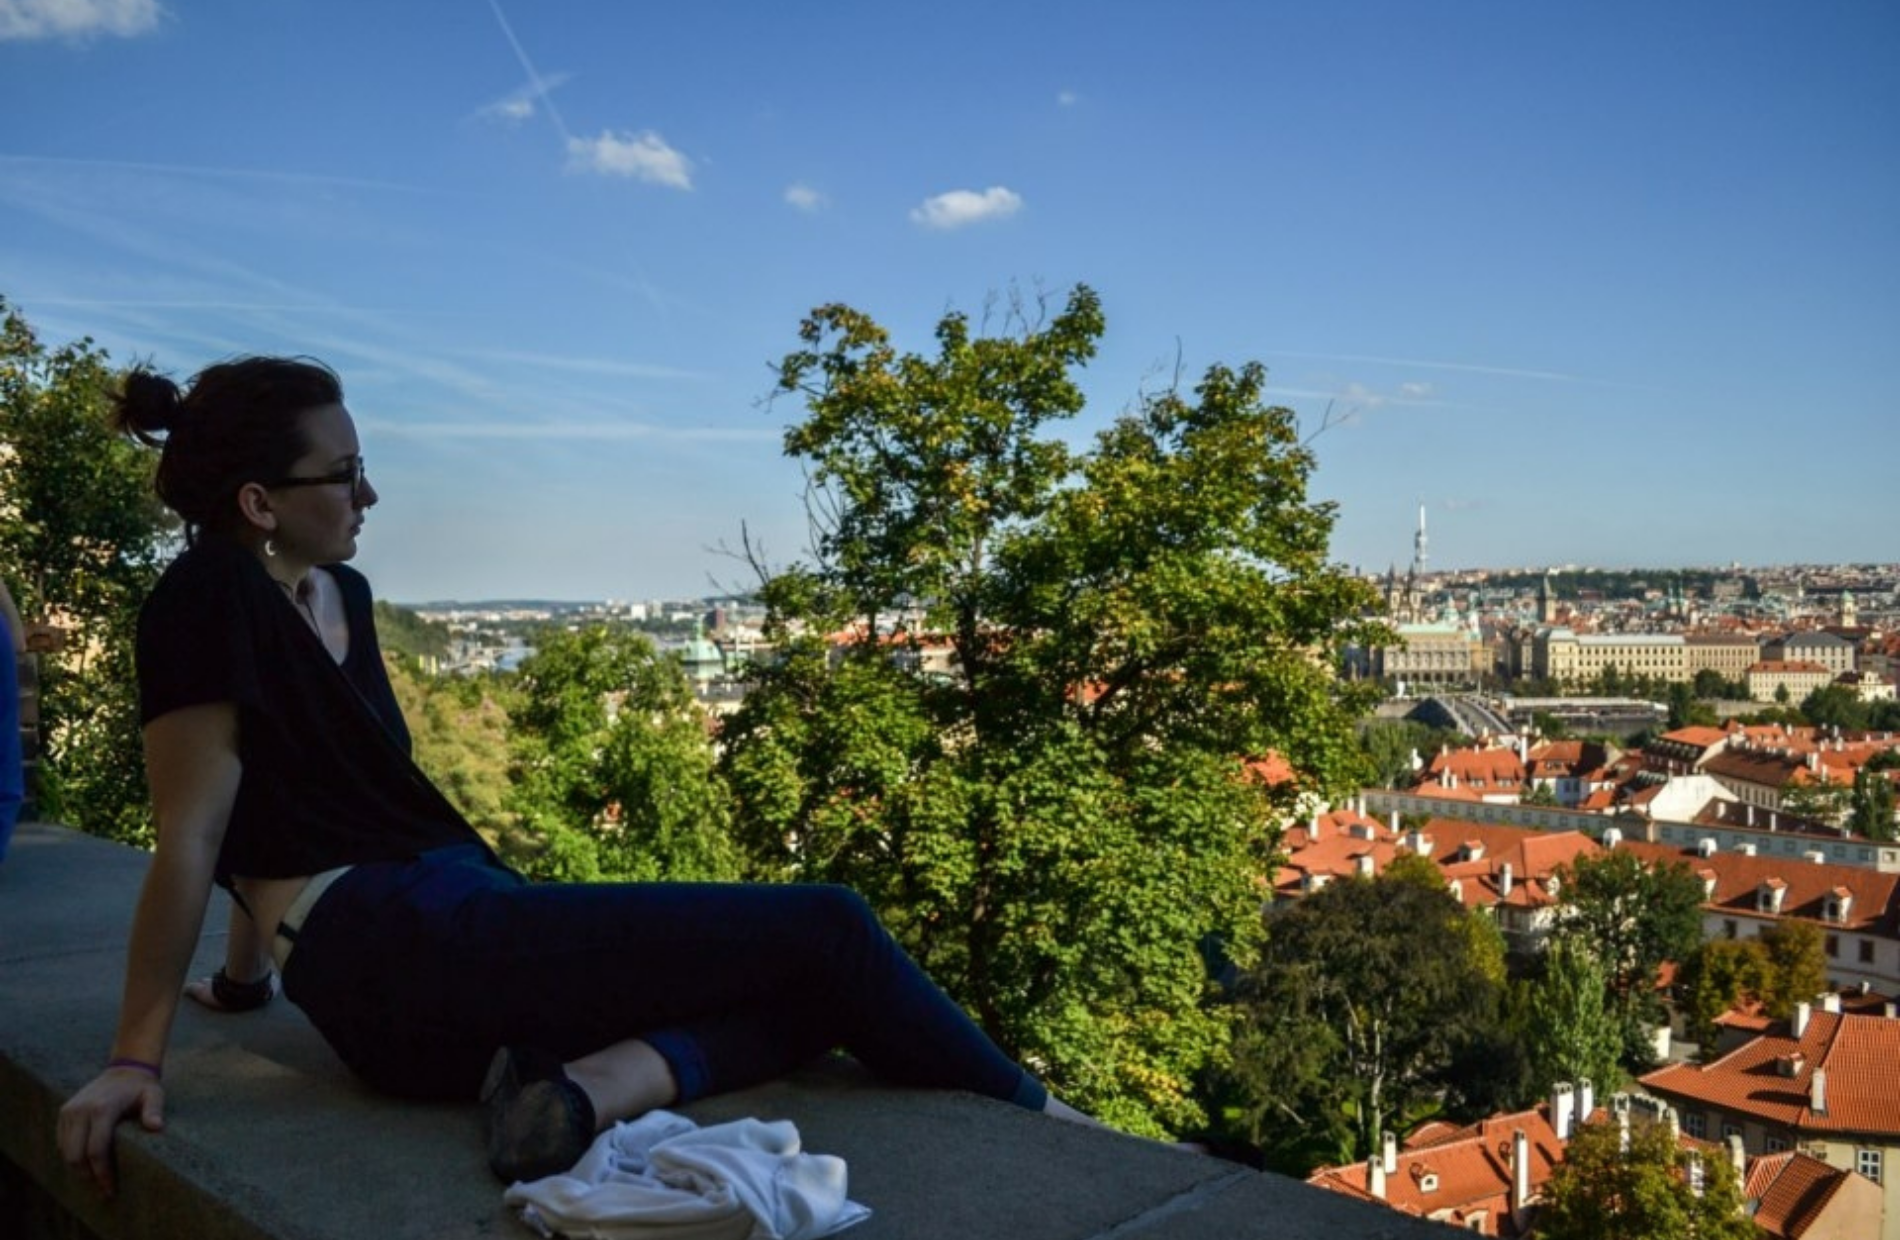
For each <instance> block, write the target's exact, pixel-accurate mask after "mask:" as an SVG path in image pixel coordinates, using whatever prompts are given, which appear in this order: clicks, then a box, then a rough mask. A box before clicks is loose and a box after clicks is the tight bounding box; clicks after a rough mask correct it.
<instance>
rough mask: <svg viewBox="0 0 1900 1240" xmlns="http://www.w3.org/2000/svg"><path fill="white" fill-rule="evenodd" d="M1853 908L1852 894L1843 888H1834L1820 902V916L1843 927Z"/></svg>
mask: <svg viewBox="0 0 1900 1240" xmlns="http://www.w3.org/2000/svg"><path fill="white" fill-rule="evenodd" d="M1853 908H1854V893H1853V892H1851V891H1849V890H1848V889H1847V888H1845V887H1836V888H1835V889H1834V890H1832V891H1830V892H1828V893H1827V899H1826V900H1824V901H1822V906H1821V916H1822V917H1823V918H1824V919H1826V920H1828V921H1831V922H1834V923H1835V924H1836V925H1845V924H1846V922H1847V919H1848V917H1849V916H1850V915H1851V914H1852V912H1853Z"/></svg>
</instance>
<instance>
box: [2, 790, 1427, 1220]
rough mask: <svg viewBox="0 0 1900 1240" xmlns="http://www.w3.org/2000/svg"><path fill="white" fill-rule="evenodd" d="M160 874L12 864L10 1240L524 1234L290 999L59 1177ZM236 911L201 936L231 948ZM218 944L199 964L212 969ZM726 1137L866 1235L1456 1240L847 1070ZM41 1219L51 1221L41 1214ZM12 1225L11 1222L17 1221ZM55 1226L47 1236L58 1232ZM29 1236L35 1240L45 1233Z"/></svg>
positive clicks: (30, 834)
mask: <svg viewBox="0 0 1900 1240" xmlns="http://www.w3.org/2000/svg"><path fill="white" fill-rule="evenodd" d="M148 862H149V858H148V856H147V855H146V854H145V853H142V852H139V851H137V850H136V849H130V848H125V847H122V846H119V845H116V844H111V843H107V842H105V841H102V840H97V839H93V838H91V837H89V836H85V835H81V834H78V833H76V832H73V831H68V830H65V829H62V828H58V827H50V826H43V825H22V827H21V828H20V831H19V833H18V834H17V835H16V837H15V839H14V841H13V848H12V852H11V854H10V855H9V857H8V859H7V861H6V862H5V863H4V864H0V1116H4V1117H5V1121H4V1122H3V1123H0V1159H4V1160H5V1161H6V1162H7V1163H9V1164H11V1168H10V1169H8V1177H9V1178H10V1179H12V1180H13V1181H14V1182H15V1184H16V1185H17V1184H18V1183H20V1182H22V1181H30V1182H31V1183H32V1184H34V1185H36V1186H37V1188H36V1189H35V1190H34V1192H33V1196H34V1198H35V1202H34V1203H31V1205H30V1206H29V1205H27V1204H22V1200H21V1198H22V1194H21V1193H20V1192H7V1191H5V1190H4V1188H0V1234H7V1235H12V1234H14V1232H15V1231H16V1230H18V1229H22V1228H24V1227H26V1226H29V1225H30V1226H33V1227H34V1229H35V1231H36V1232H39V1233H41V1234H50V1235H55V1236H60V1237H66V1236H78V1235H81V1234H86V1233H89V1234H90V1235H92V1236H96V1237H98V1238H99V1240H175V1238H177V1237H191V1238H193V1240H357V1238H359V1237H362V1236H366V1235H374V1236H377V1237H380V1238H382V1240H447V1238H457V1240H460V1238H464V1237H469V1238H472V1237H487V1236H494V1237H504V1238H510V1240H526V1238H527V1237H529V1236H530V1232H529V1231H528V1230H527V1229H526V1228H525V1227H523V1226H522V1225H521V1224H520V1223H519V1222H518V1221H517V1220H516V1219H514V1218H513V1217H512V1215H511V1214H510V1213H509V1212H508V1211H507V1210H505V1209H504V1208H503V1206H502V1203H501V1190H500V1186H499V1185H497V1184H496V1183H495V1181H494V1180H493V1179H492V1178H491V1177H490V1176H489V1174H488V1170H487V1168H486V1166H485V1165H484V1163H483V1158H482V1151H481V1138H480V1127H479V1118H478V1113H477V1110H476V1108H475V1107H474V1106H472V1105H469V1106H447V1105H421V1104H416V1103H408V1102H396V1101H392V1100H390V1099H387V1098H384V1097H381V1096H379V1095H376V1094H373V1093H371V1092H370V1091H369V1090H368V1089H367V1088H365V1087H364V1086H362V1085H361V1084H359V1083H358V1082H357V1081H356V1080H355V1079H354V1078H352V1077H351V1076H350V1075H349V1074H348V1072H346V1071H345V1070H344V1068H343V1067H342V1065H341V1064H340V1063H338V1061H337V1060H336V1059H335V1057H334V1056H333V1055H332V1054H331V1053H330V1051H329V1048H328V1047H327V1046H325V1045H324V1043H323V1041H322V1039H321V1038H320V1037H319V1036H318V1035H317V1033H316V1032H315V1031H314V1030H313V1029H311V1028H310V1026H309V1025H308V1024H307V1023H306V1022H305V1021H304V1019H303V1017H302V1015H301V1014H300V1013H298V1012H297V1010H296V1009H295V1008H293V1007H291V1006H290V1005H288V1004H285V1003H281V1002H280V1003H275V1004H272V1005H271V1006H270V1007H269V1008H268V1009H265V1010H264V1011H263V1012H260V1013H255V1014H250V1015H245V1016H219V1015H217V1014H215V1013H212V1012H207V1011H204V1010H202V1009H200V1008H197V1007H195V1006H194V1005H191V1004H186V1005H184V1006H183V1007H182V1008H181V1009H180V1012H179V1017H178V1022H177V1028H176V1029H175V1031H174V1034H173V1039H172V1051H171V1055H170V1059H169V1061H168V1064H167V1071H166V1092H167V1111H166V1120H167V1131H166V1132H164V1133H162V1134H157V1135H153V1134H147V1133H145V1132H143V1131H141V1130H139V1129H138V1128H137V1126H136V1125H123V1126H121V1128H120V1130H119V1133H120V1136H119V1150H120V1154H119V1163H120V1190H119V1193H118V1195H117V1196H116V1197H115V1198H113V1199H112V1200H110V1201H107V1200H103V1199H101V1198H100V1197H99V1196H98V1195H97V1194H96V1193H94V1192H93V1191H92V1190H91V1189H90V1188H89V1187H88V1186H87V1185H86V1184H84V1183H82V1182H81V1181H79V1180H78V1178H77V1177H74V1176H73V1175H71V1174H70V1173H69V1172H68V1171H67V1170H66V1168H65V1167H64V1166H63V1165H62V1164H61V1163H60V1162H59V1159H58V1156H57V1154H56V1152H55V1151H54V1148H53V1124H54V1117H55V1115H56V1113H57V1111H58V1108H59V1104H60V1102H61V1101H62V1100H63V1099H64V1098H65V1097H66V1096H67V1095H68V1094H70V1093H71V1092H72V1091H73V1090H74V1089H76V1088H78V1087H79V1086H80V1085H81V1084H83V1083H84V1082H85V1081H86V1080H88V1079H90V1077H91V1076H92V1074H93V1073H94V1072H95V1071H96V1070H97V1068H98V1065H99V1063H100V1062H101V1061H102V1060H103V1059H104V1057H105V1053H106V1050H107V1047H108V1042H109V1040H110V1037H111V1030H112V1025H113V1021H114V1019H115V1016H116V1013H117V1008H118V1001H119V985H120V979H121V975H122V971H123V968H124V962H125V935H126V929H127V926H128V924H129V923H130V920H131V911H132V907H133V903H134V901H135V899H136V896H137V891H138V885H139V882H140V881H141V879H142V877H143V875H144V872H145V868H146V866H147V864H148ZM222 904H223V901H222V899H220V900H218V901H217V903H216V905H215V906H214V908H213V910H212V915H211V917H210V918H208V919H207V925H209V926H213V927H215V928H217V929H219V930H221V928H222V925H223V920H222V918H223V912H224V910H223V908H222ZM222 946H223V945H222V938H221V934H220V933H215V932H214V933H208V934H207V935H206V936H205V939H204V940H203V941H202V942H201V943H200V945H199V952H198V960H197V966H196V967H197V968H198V969H199V970H203V971H208V970H209V969H210V968H212V967H215V965H216V963H217V962H218V960H219V959H220V958H221V956H222ZM684 1109H685V1111H686V1112H687V1113H688V1114H690V1115H691V1116H692V1117H693V1118H695V1119H697V1120H699V1121H701V1122H703V1123H712V1122H718V1121H720V1120H725V1119H732V1118H736V1117H739V1116H742V1115H754V1116H759V1117H761V1118H767V1119H790V1120H792V1121H793V1122H794V1123H796V1124H797V1125H798V1128H799V1131H800V1133H801V1135H802V1136H803V1137H804V1140H805V1143H806V1145H807V1147H808V1148H810V1149H813V1150H819V1151H823V1152H826V1153H832V1154H838V1155H840V1156H842V1157H843V1158H844V1159H845V1160H846V1161H847V1163H848V1164H849V1166H850V1169H851V1195H852V1196H853V1197H854V1198H855V1199H857V1200H859V1201H862V1202H863V1203H864V1204H866V1205H868V1206H870V1207H871V1209H872V1211H873V1214H872V1217H871V1219H870V1221H869V1222H867V1223H865V1224H864V1225H862V1226H861V1227H859V1228H857V1229H855V1230H853V1231H852V1232H851V1233H850V1234H851V1235H852V1236H853V1237H856V1238H861V1240H879V1238H880V1237H905V1238H907V1240H910V1238H914V1240H939V1238H941V1240H948V1238H950V1237H959V1238H961V1237H1008V1236H1033V1237H1038V1238H1039V1240H1040V1238H1047V1240H1095V1238H1107V1237H1114V1238H1116V1240H1150V1238H1162V1237H1170V1238H1172V1237H1179V1238H1181V1240H1201V1238H1205V1240H1216V1238H1219V1240H1245V1238H1247V1237H1263V1238H1264V1237H1269V1236H1271V1237H1275V1238H1276V1240H1343V1238H1345V1237H1364V1238H1365V1240H1408V1238H1415V1240H1430V1238H1431V1237H1436V1236H1444V1235H1446V1234H1447V1233H1446V1231H1445V1229H1444V1228H1442V1227H1440V1226H1438V1225H1436V1224H1431V1223H1426V1222H1423V1221H1420V1220H1417V1219H1412V1218H1408V1217H1406V1216H1404V1215H1400V1214H1397V1213H1394V1212H1392V1211H1389V1210H1384V1209H1381V1208H1378V1207H1376V1206H1371V1205H1368V1204H1366V1203H1363V1202H1358V1201H1353V1200H1350V1199H1347V1198H1344V1197H1341V1196H1338V1195H1335V1194H1332V1193H1327V1192H1324V1191H1321V1190H1318V1189H1313V1188H1309V1187H1307V1186H1306V1185H1303V1184H1300V1183H1299V1182H1297V1181H1294V1180H1290V1179H1287V1178H1285V1177H1282V1176H1276V1175H1270V1174H1262V1173H1259V1172H1254V1171H1250V1170H1247V1169H1244V1168H1241V1167H1237V1166H1235V1165H1233V1164H1231V1163H1225V1162H1221V1161H1219V1160H1216V1159H1211V1158H1202V1157H1198V1156H1195V1155H1191V1154H1185V1153H1182V1152H1180V1151H1177V1150H1174V1149H1171V1148H1169V1147H1166V1146H1163V1145H1158V1144H1155V1143H1152V1142H1147V1141H1141V1140H1137V1139H1135V1138H1132V1137H1126V1136H1122V1135H1120V1134H1117V1133H1113V1132H1105V1131H1099V1130H1092V1129H1087V1128H1082V1127H1078V1126H1076V1125H1071V1124H1064V1123H1061V1122H1058V1121H1055V1120H1051V1119H1048V1118H1046V1117H1044V1116H1040V1115H1033V1114H1029V1113H1027V1112H1024V1111H1020V1110H1017V1109H1015V1108H1012V1107H1009V1106H1006V1105H1004V1104H1002V1103H997V1102H992V1101H989V1100H988V1099H983V1098H976V1097H971V1096H968V1095H962V1094H951V1093H939V1092H929V1091H919V1090H904V1089H893V1088H889V1087H886V1086H882V1085H879V1084H877V1083H875V1082H874V1081H872V1080H870V1078H868V1077H867V1076H865V1075H864V1074H863V1073H862V1072H861V1071H859V1070H857V1069H856V1068H855V1067H853V1066H852V1065H850V1064H848V1063H833V1064H826V1065H820V1066H818V1067H814V1068H812V1069H809V1070H807V1071H805V1072H803V1073H800V1074H799V1075H797V1076H795V1077H792V1078H790V1079H787V1080H784V1081H779V1082H775V1083H773V1084H770V1085H766V1086H762V1087H760V1088H757V1089H753V1090H748V1091H746V1092H744V1093H739V1094H731V1095H726V1096H723V1097H719V1098H711V1099H707V1100H705V1101H703V1102H701V1103H698V1104H695V1105H693V1106H691V1107H688V1108H684ZM49 1203H50V1204H49ZM9 1210H10V1211H12V1214H11V1215H9V1214H7V1213H3V1212H5V1211H9ZM49 1212H50V1213H54V1214H58V1215H60V1216H61V1223H60V1226H59V1228H58V1229H57V1230H54V1229H52V1228H49V1227H48V1225H47V1223H46V1221H45V1217H44V1216H45V1214H47V1213H49ZM34 1219H37V1220H38V1221H37V1222H33V1221H32V1220H34Z"/></svg>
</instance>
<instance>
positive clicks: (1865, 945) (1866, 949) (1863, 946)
mask: <svg viewBox="0 0 1900 1240" xmlns="http://www.w3.org/2000/svg"><path fill="white" fill-rule="evenodd" d="M1860 962H1861V963H1862V964H1872V963H1873V962H1874V941H1873V940H1872V939H1862V940H1861V941H1860Z"/></svg>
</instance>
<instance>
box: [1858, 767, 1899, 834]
mask: <svg viewBox="0 0 1900 1240" xmlns="http://www.w3.org/2000/svg"><path fill="white" fill-rule="evenodd" d="M1848 804H1849V811H1848V820H1847V825H1848V829H1849V830H1851V831H1853V832H1854V833H1855V834H1857V835H1864V836H1866V837H1867V838H1868V839H1870V840H1881V841H1883V842H1886V843H1891V842H1893V841H1894V840H1895V839H1896V838H1900V825H1897V824H1896V823H1895V822H1894V817H1893V781H1892V780H1890V779H1888V778H1887V777H1886V775H1884V774H1883V773H1882V772H1881V771H1880V770H1878V769H1876V768H1875V767H1874V766H1873V764H1872V763H1868V764H1867V765H1866V766H1864V767H1862V768H1861V769H1860V770H1858V771H1856V772H1854V792H1853V795H1852V797H1851V798H1850V799H1849V802H1848Z"/></svg>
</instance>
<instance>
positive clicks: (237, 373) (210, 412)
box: [117, 357, 343, 538]
mask: <svg viewBox="0 0 1900 1240" xmlns="http://www.w3.org/2000/svg"><path fill="white" fill-rule="evenodd" d="M342 403H343V384H342V382H341V381H340V380H338V379H337V377H336V373H335V372H334V371H332V370H331V369H330V368H329V367H327V366H325V365H324V364H323V363H321V362H318V361H315V360H314V359H310V358H288V357H244V358H238V359H236V360H233V361H229V362H219V363H217V364H216V365H213V366H207V367H206V368H205V369H203V370H202V371H200V372H198V374H197V375H196V376H194V377H193V378H192V379H191V380H190V381H189V382H188V383H187V384H186V386H185V387H184V388H182V389H181V388H180V387H179V386H178V385H177V384H176V383H174V382H172V381H171V380H170V379H169V378H166V377H165V376H164V375H161V374H157V373H156V372H154V371H151V370H148V369H145V368H142V367H141V368H136V369H134V370H132V371H131V372H130V373H129V374H127V375H126V378H125V386H124V389H123V390H122V392H121V393H120V395H119V397H118V401H117V423H118V426H119V428H120V429H121V430H123V431H124V432H125V433H127V434H129V435H132V436H133V437H135V438H137V439H139V440H141V441H142V442H144V443H147V444H150V445H152V446H154V447H162V449H163V452H162V455H161V456H160V457H159V462H158V480H157V482H158V495H159V498H160V499H162V500H164V501H165V503H166V505H167V506H168V507H170V508H171V509H172V511H174V512H176V513H177V514H178V515H179V517H181V518H182V519H183V520H184V522H185V531H186V537H187V538H191V537H194V536H195V535H197V534H198V533H199V532H200V531H203V530H210V531H212V532H213V533H223V534H235V533H240V532H242V531H243V530H244V528H245V527H246V525H247V522H246V520H245V516H244V511H243V506H242V504H241V503H240V492H242V491H243V490H244V489H245V487H246V486H249V485H257V486H263V487H270V486H274V485H276V484H278V483H279V482H280V481H281V480H284V479H288V478H291V477H292V476H293V475H294V474H295V473H296V470H295V469H294V466H295V465H296V464H297V462H298V461H299V460H300V459H301V458H302V457H304V456H305V455H306V454H307V453H308V452H309V451H310V450H311V447H312V444H311V442H310V435H309V432H308V420H307V418H306V416H305V415H306V414H309V413H310V412H311V411H313V410H319V409H325V408H329V407H337V408H339V409H340V408H341V406H342Z"/></svg>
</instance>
